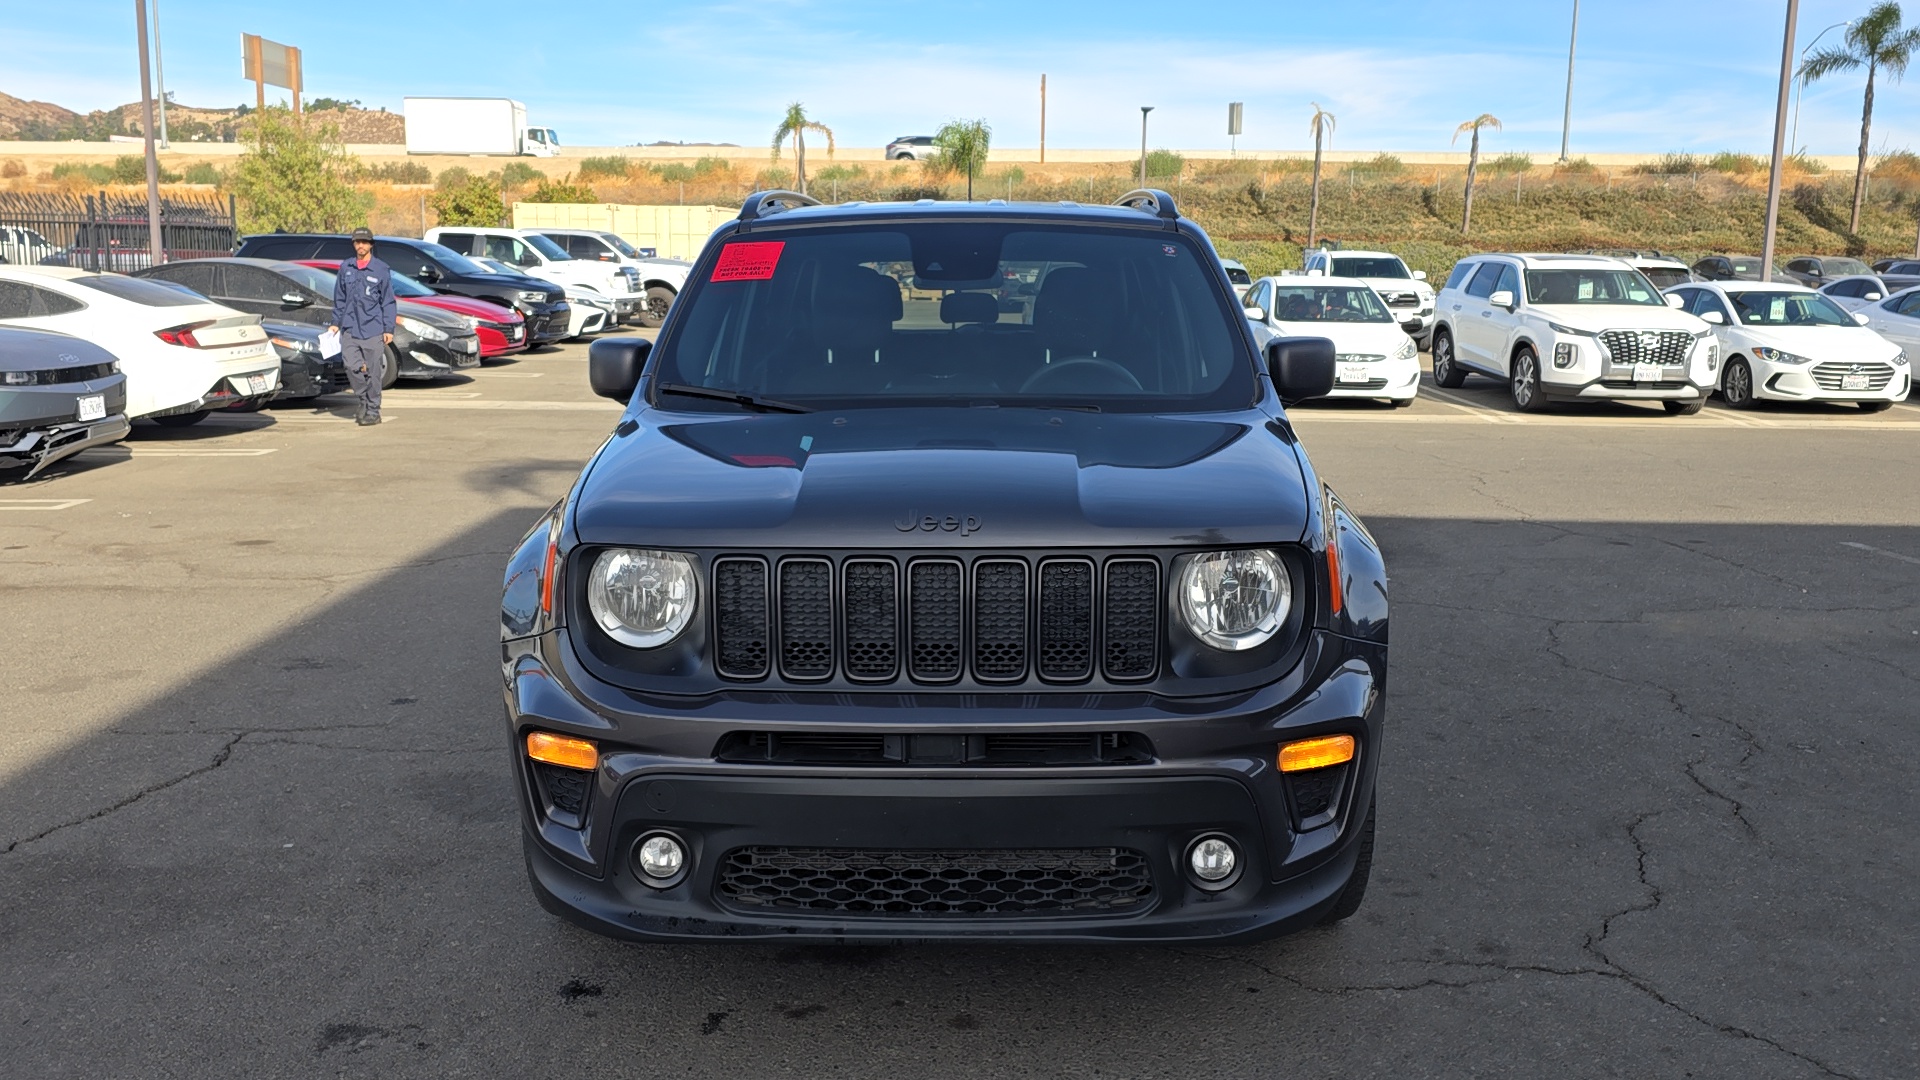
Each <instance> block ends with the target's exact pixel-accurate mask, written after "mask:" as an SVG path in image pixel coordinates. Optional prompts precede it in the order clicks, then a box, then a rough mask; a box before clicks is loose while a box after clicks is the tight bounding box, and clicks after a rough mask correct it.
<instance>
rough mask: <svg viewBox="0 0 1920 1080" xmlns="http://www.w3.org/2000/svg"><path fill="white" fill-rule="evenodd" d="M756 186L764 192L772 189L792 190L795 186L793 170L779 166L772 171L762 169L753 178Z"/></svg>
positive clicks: (771, 169)
mask: <svg viewBox="0 0 1920 1080" xmlns="http://www.w3.org/2000/svg"><path fill="white" fill-rule="evenodd" d="M753 183H754V186H755V187H757V188H759V189H760V190H762V191H766V190H769V189H772V188H790V187H792V186H793V170H792V169H783V168H781V167H779V166H778V165H775V166H774V167H772V168H770V169H761V170H760V172H759V173H758V174H757V175H756V176H754V178H753Z"/></svg>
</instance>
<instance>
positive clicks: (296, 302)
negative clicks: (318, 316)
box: [280, 291, 313, 307]
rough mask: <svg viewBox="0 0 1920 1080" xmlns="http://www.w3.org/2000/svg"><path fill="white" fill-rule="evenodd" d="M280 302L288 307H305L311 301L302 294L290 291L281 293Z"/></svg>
mask: <svg viewBox="0 0 1920 1080" xmlns="http://www.w3.org/2000/svg"><path fill="white" fill-rule="evenodd" d="M280 302H281V303H282V304H285V305H286V306H288V307H306V306H308V305H309V304H312V303H313V301H312V300H309V299H307V297H306V296H305V295H304V294H302V293H297V292H292V291H288V292H283V293H281V294H280Z"/></svg>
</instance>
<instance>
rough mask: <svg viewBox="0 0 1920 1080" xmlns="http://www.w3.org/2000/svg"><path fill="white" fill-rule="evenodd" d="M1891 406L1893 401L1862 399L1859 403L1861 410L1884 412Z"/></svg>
mask: <svg viewBox="0 0 1920 1080" xmlns="http://www.w3.org/2000/svg"><path fill="white" fill-rule="evenodd" d="M1891 408H1893V402H1891V401H1863V402H1861V403H1860V411H1861V412H1870V413H1874V412H1886V411H1887V410H1888V409H1891Z"/></svg>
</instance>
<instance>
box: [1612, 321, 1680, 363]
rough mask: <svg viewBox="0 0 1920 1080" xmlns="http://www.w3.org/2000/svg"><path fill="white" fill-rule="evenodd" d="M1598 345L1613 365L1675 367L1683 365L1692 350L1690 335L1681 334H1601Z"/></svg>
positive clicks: (1675, 331)
mask: <svg viewBox="0 0 1920 1080" xmlns="http://www.w3.org/2000/svg"><path fill="white" fill-rule="evenodd" d="M1600 344H1602V345H1604V346H1606V347H1607V351H1608V352H1610V353H1612V354H1613V362H1614V363H1615V364H1616V365H1624V364H1660V365H1663V366H1665V367H1677V366H1679V365H1682V364H1685V363H1686V362H1687V353H1688V352H1689V351H1691V350H1692V349H1693V335H1692V334H1689V333H1687V332H1686V331H1685V330H1603V331H1601V332H1600Z"/></svg>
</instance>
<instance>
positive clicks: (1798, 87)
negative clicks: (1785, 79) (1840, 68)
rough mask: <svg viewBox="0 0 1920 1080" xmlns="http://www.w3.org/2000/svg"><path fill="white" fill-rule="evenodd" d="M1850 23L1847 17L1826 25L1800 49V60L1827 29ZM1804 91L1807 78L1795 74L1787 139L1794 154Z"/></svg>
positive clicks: (1797, 143)
mask: <svg viewBox="0 0 1920 1080" xmlns="http://www.w3.org/2000/svg"><path fill="white" fill-rule="evenodd" d="M1852 25H1853V20H1852V19H1848V20H1847V21H1846V22H1837V23H1834V24H1833V25H1832V26H1829V27H1827V29H1826V30H1822V31H1820V32H1819V33H1817V34H1815V35H1813V40H1812V41H1809V42H1807V47H1806V48H1804V49H1801V50H1800V60H1801V62H1802V63H1805V62H1806V59H1807V54H1808V53H1810V52H1812V51H1813V47H1814V46H1815V45H1818V44H1820V39H1821V38H1823V37H1826V36H1827V33H1828V31H1831V30H1838V29H1840V28H1841V27H1843V26H1852ZM1806 92H1807V80H1806V79H1804V78H1802V77H1800V76H1799V75H1797V74H1796V75H1795V76H1794V80H1793V135H1792V136H1791V137H1789V138H1788V139H1787V143H1788V145H1790V146H1792V147H1793V150H1794V153H1796V154H1797V153H1799V152H1800V97H1801V95H1802V94H1805V93H1806Z"/></svg>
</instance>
